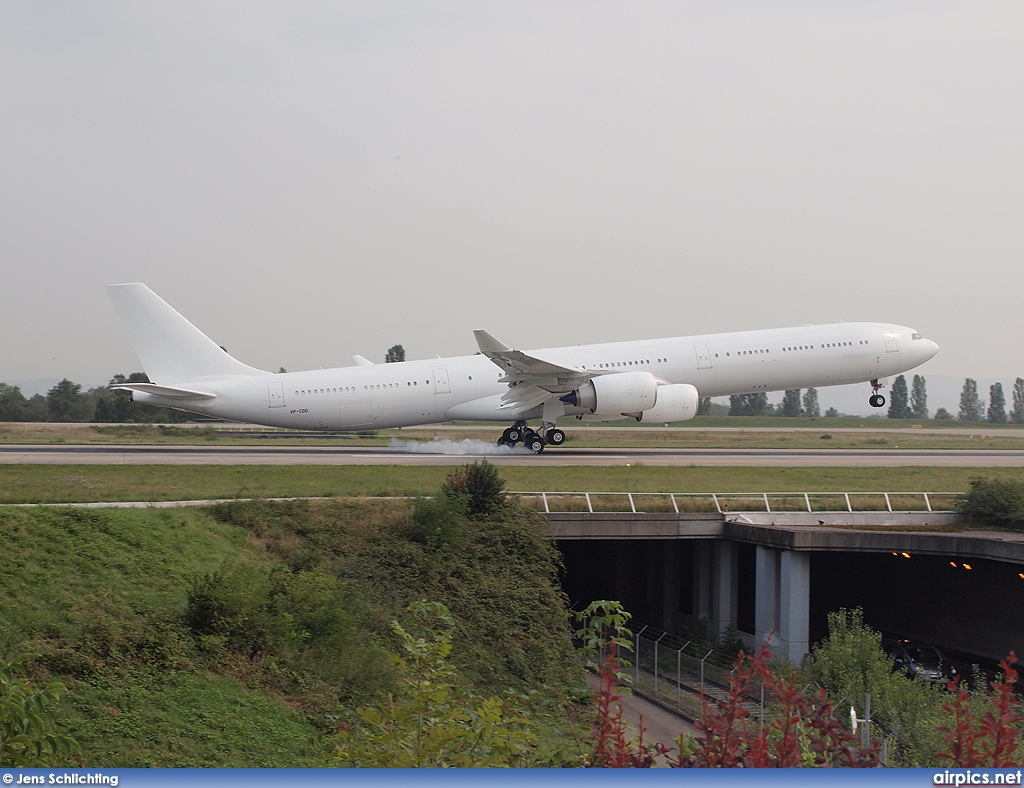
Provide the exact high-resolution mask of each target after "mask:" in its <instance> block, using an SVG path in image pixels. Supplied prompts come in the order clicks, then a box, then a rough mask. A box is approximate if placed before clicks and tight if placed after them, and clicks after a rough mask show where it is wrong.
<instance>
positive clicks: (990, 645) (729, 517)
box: [546, 512, 1024, 662]
mask: <svg viewBox="0 0 1024 788" xmlns="http://www.w3.org/2000/svg"><path fill="white" fill-rule="evenodd" d="M546 516H547V517H548V519H549V521H550V522H551V525H552V529H553V531H554V535H555V538H556V540H557V541H558V544H559V547H560V548H561V550H562V553H563V556H564V558H565V563H566V577H565V581H564V587H565V589H566V592H567V593H568V594H569V596H570V598H571V599H573V600H574V601H589V600H590V599H597V598H606V599H607V598H616V599H619V600H620V601H622V602H623V604H624V605H625V606H626V609H628V610H630V611H631V612H632V613H633V614H634V616H635V617H636V618H637V619H639V620H643V621H645V622H647V623H650V624H652V625H654V626H658V627H660V628H661V629H664V630H666V631H678V630H679V629H680V627H681V625H683V624H685V623H694V622H695V621H697V620H707V621H708V622H710V625H711V627H712V630H713V632H714V634H715V635H716V636H718V637H722V636H725V635H727V634H728V633H730V632H734V631H735V632H736V633H738V634H739V636H740V637H742V638H743V639H744V641H746V642H747V643H748V645H754V644H755V643H760V642H762V641H764V640H765V639H766V638H768V636H769V635H770V634H772V633H774V635H773V638H774V640H773V643H774V649H773V650H774V651H776V652H777V653H778V652H780V651H781V652H782V653H785V654H786V655H788V656H789V657H790V658H791V659H793V660H794V661H796V662H799V661H800V660H801V659H802V658H803V656H804V655H805V654H806V653H807V652H808V649H809V647H810V645H811V643H813V642H815V641H816V640H818V639H819V638H821V637H823V636H824V635H825V634H826V632H827V613H828V612H830V611H832V610H835V609H838V608H839V607H847V608H851V607H863V608H864V609H865V616H866V619H867V621H868V623H869V624H871V625H872V626H874V627H875V628H877V629H881V630H883V631H887V632H891V633H893V634H899V635H902V636H906V637H918V638H923V639H926V640H931V641H933V642H936V643H939V644H941V645H945V646H947V647H948V648H952V649H957V650H960V651H964V652H967V653H972V654H977V655H978V656H985V657H989V658H992V659H999V658H1002V657H1005V656H1006V654H1007V653H1008V652H1009V651H1010V650H1011V649H1014V650H1016V652H1017V654H1024V614H1022V613H1021V611H1022V610H1024V533H1010V532H1000V531H981V530H969V529H967V528H966V527H965V526H963V525H960V524H958V523H957V521H956V516H955V514H954V513H952V512H838V513H828V512H778V513H771V512H735V513H718V512H715V513H697V514H693V513H675V512H671V513H633V512H628V513H619V512H593V513H591V512H556V513H548V514H547V515H546Z"/></svg>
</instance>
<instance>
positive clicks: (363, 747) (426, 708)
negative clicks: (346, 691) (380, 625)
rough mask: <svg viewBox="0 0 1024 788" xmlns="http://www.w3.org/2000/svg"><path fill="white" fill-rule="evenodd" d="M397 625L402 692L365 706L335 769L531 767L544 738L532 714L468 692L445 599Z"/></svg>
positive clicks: (419, 606)
mask: <svg viewBox="0 0 1024 788" xmlns="http://www.w3.org/2000/svg"><path fill="white" fill-rule="evenodd" d="M407 612H408V617H407V619H406V621H405V623H404V624H401V623H399V622H398V621H394V622H392V629H393V631H394V633H395V634H396V635H397V636H398V638H399V640H400V642H401V647H402V654H395V655H393V659H394V661H395V664H396V666H397V668H398V671H399V674H400V676H401V686H400V692H399V694H398V696H397V697H392V698H390V699H389V701H388V702H387V703H386V704H384V705H382V706H375V707H366V708H361V709H359V710H358V711H357V714H358V717H359V721H358V722H357V723H355V724H354V725H353V726H351V727H350V728H348V729H346V730H342V731H341V732H340V733H339V734H338V747H337V749H336V750H335V752H334V755H333V756H332V758H331V764H332V765H335V766H362V767H367V766H371V767H372V766H377V767H406V768H408V767H416V766H419V767H435V768H436V767H444V766H527V765H529V756H530V753H531V751H533V750H534V749H535V748H536V743H537V737H536V735H535V734H534V733H533V732H532V731H531V730H530V728H529V718H528V717H527V715H526V713H525V711H521V710H510V709H507V708H506V706H505V704H504V702H503V701H502V700H501V699H499V698H495V697H489V698H484V699H481V698H477V697H475V696H474V695H473V694H472V693H470V692H460V691H459V690H458V688H457V687H456V685H455V680H454V679H455V669H454V668H453V667H452V666H451V664H450V662H449V659H448V658H449V655H450V654H451V649H452V633H453V631H454V621H453V619H452V617H451V614H450V613H449V612H448V609H447V608H446V607H445V606H444V605H442V604H440V603H439V602H425V601H421V602H414V603H413V604H412V605H410V606H409V609H408V611H407Z"/></svg>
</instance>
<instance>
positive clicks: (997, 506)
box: [956, 479, 1024, 529]
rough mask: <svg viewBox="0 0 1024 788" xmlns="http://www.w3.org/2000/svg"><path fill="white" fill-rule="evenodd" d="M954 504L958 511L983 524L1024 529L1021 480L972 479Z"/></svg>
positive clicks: (1023, 484) (1022, 486) (1023, 485)
mask: <svg viewBox="0 0 1024 788" xmlns="http://www.w3.org/2000/svg"><path fill="white" fill-rule="evenodd" d="M956 504H957V509H959V511H960V513H961V514H964V515H966V516H967V517H970V518H973V519H975V520H979V521H981V522H983V523H988V524H990V525H999V526H1004V527H1009V528H1015V529H1024V482H1019V481H1015V480H1012V479H972V480H971V489H970V490H968V492H967V494H966V495H963V496H961V497H960V498H958V499H957V502H956Z"/></svg>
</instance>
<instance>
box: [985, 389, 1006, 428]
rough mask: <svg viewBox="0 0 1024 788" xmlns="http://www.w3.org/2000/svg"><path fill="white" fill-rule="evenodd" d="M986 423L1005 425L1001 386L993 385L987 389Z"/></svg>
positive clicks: (1004, 406)
mask: <svg viewBox="0 0 1024 788" xmlns="http://www.w3.org/2000/svg"><path fill="white" fill-rule="evenodd" d="M987 415H988V421H989V423H990V424H1006V397H1004V396H1003V384H1002V383H993V384H992V385H991V386H989V389H988V414H987Z"/></svg>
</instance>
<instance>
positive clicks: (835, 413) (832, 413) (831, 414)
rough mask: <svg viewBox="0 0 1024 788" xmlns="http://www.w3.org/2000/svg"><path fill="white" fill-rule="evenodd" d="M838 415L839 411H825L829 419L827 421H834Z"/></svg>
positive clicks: (833, 409) (831, 409)
mask: <svg viewBox="0 0 1024 788" xmlns="http://www.w3.org/2000/svg"><path fill="white" fill-rule="evenodd" d="M838 415H839V411H838V410H836V409H835V408H829V409H828V410H826V411H825V418H827V419H834V418H836V417H837V416H838Z"/></svg>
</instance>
